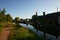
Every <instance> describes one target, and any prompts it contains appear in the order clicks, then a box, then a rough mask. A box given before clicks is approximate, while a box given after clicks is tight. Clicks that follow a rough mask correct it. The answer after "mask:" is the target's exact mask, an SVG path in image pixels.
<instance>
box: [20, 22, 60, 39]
mask: <svg viewBox="0 0 60 40" xmlns="http://www.w3.org/2000/svg"><path fill="white" fill-rule="evenodd" d="M20 25H22V26H23V27H25V28H28V29H31V30H32V31H33V32H34V33H36V34H37V36H39V37H43V34H44V32H42V31H39V30H38V31H36V29H35V28H34V27H33V26H31V25H29V24H28V26H27V25H26V24H22V23H21V24H20ZM46 38H47V39H48V40H60V36H59V38H58V39H56V37H55V36H53V35H50V34H48V33H46Z"/></svg>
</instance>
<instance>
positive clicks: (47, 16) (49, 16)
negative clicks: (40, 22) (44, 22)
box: [38, 12, 60, 19]
mask: <svg viewBox="0 0 60 40" xmlns="http://www.w3.org/2000/svg"><path fill="white" fill-rule="evenodd" d="M58 15H60V12H54V13H49V14H47V15H45V16H43V15H42V16H38V18H39V19H43V18H52V17H53V16H58Z"/></svg>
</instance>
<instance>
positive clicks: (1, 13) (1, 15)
mask: <svg viewBox="0 0 60 40" xmlns="http://www.w3.org/2000/svg"><path fill="white" fill-rule="evenodd" d="M5 12H6V10H5V8H3V10H0V22H7V21H9V22H12V17H11V16H10V14H5Z"/></svg>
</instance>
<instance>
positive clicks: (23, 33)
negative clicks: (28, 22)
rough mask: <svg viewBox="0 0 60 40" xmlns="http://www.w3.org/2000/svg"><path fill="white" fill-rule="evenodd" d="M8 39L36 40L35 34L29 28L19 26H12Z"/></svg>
mask: <svg viewBox="0 0 60 40" xmlns="http://www.w3.org/2000/svg"><path fill="white" fill-rule="evenodd" d="M16 26H19V25H16ZM9 40H37V36H36V35H35V34H34V33H33V32H32V31H31V30H30V29H27V28H24V27H22V26H20V27H18V28H16V27H14V28H13V30H12V31H11V34H10V36H9Z"/></svg>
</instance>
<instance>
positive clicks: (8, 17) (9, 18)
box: [5, 14, 13, 22]
mask: <svg viewBox="0 0 60 40" xmlns="http://www.w3.org/2000/svg"><path fill="white" fill-rule="evenodd" d="M5 20H6V21H8V22H12V21H13V19H12V17H11V15H10V14H7V15H6V18H5Z"/></svg>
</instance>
